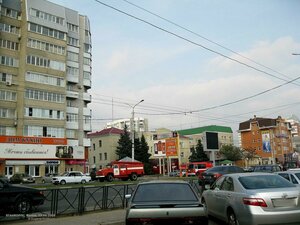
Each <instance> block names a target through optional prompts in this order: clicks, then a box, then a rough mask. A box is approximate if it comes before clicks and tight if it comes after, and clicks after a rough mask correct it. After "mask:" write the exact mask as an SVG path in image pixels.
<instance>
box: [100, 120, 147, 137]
mask: <svg viewBox="0 0 300 225" xmlns="http://www.w3.org/2000/svg"><path fill="white" fill-rule="evenodd" d="M133 124H134V129H133V130H134V131H135V132H137V133H141V132H147V131H148V119H145V118H140V117H135V118H134V123H133ZM125 125H126V126H127V128H128V131H129V132H131V130H132V128H131V126H130V119H121V120H114V121H112V122H109V123H107V124H106V128H112V127H114V128H118V129H121V130H123V129H124V128H125Z"/></svg>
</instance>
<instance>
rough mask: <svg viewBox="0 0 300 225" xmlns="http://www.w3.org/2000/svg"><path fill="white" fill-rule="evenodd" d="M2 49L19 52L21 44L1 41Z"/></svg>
mask: <svg viewBox="0 0 300 225" xmlns="http://www.w3.org/2000/svg"><path fill="white" fill-rule="evenodd" d="M0 47H2V48H7V49H11V50H15V51H18V50H19V43H17V42H13V41H8V40H4V39H0Z"/></svg>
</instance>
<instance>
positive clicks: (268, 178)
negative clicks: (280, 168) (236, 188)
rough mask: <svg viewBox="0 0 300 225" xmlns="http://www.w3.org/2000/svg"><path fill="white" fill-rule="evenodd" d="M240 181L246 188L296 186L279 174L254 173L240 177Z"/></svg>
mask: <svg viewBox="0 0 300 225" xmlns="http://www.w3.org/2000/svg"><path fill="white" fill-rule="evenodd" d="M239 181H240V183H241V184H242V185H243V187H244V188H246V189H268V188H285V187H295V185H294V184H292V183H290V182H289V181H287V180H286V179H284V178H283V177H281V176H279V175H274V176H273V175H259V176H257V175H253V176H245V177H240V178H239Z"/></svg>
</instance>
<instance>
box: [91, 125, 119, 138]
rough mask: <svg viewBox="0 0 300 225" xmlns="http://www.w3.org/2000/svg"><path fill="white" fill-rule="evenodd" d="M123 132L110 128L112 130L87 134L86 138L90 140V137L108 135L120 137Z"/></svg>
mask: <svg viewBox="0 0 300 225" xmlns="http://www.w3.org/2000/svg"><path fill="white" fill-rule="evenodd" d="M123 132H124V131H123V130H120V129H118V128H115V127H112V128H107V129H103V130H101V131H96V132H93V133H89V134H88V137H89V138H92V137H99V136H104V135H110V134H119V135H120V134H123Z"/></svg>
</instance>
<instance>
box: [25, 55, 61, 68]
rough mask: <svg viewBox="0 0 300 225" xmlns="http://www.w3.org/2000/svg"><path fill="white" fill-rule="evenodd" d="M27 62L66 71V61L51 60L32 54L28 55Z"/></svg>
mask: <svg viewBox="0 0 300 225" xmlns="http://www.w3.org/2000/svg"><path fill="white" fill-rule="evenodd" d="M27 64H31V65H35V66H40V67H46V68H50V69H54V70H60V71H65V68H66V66H65V63H64V62H59V61H55V60H50V59H47V58H42V57H39V56H32V55H28V56H27Z"/></svg>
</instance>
